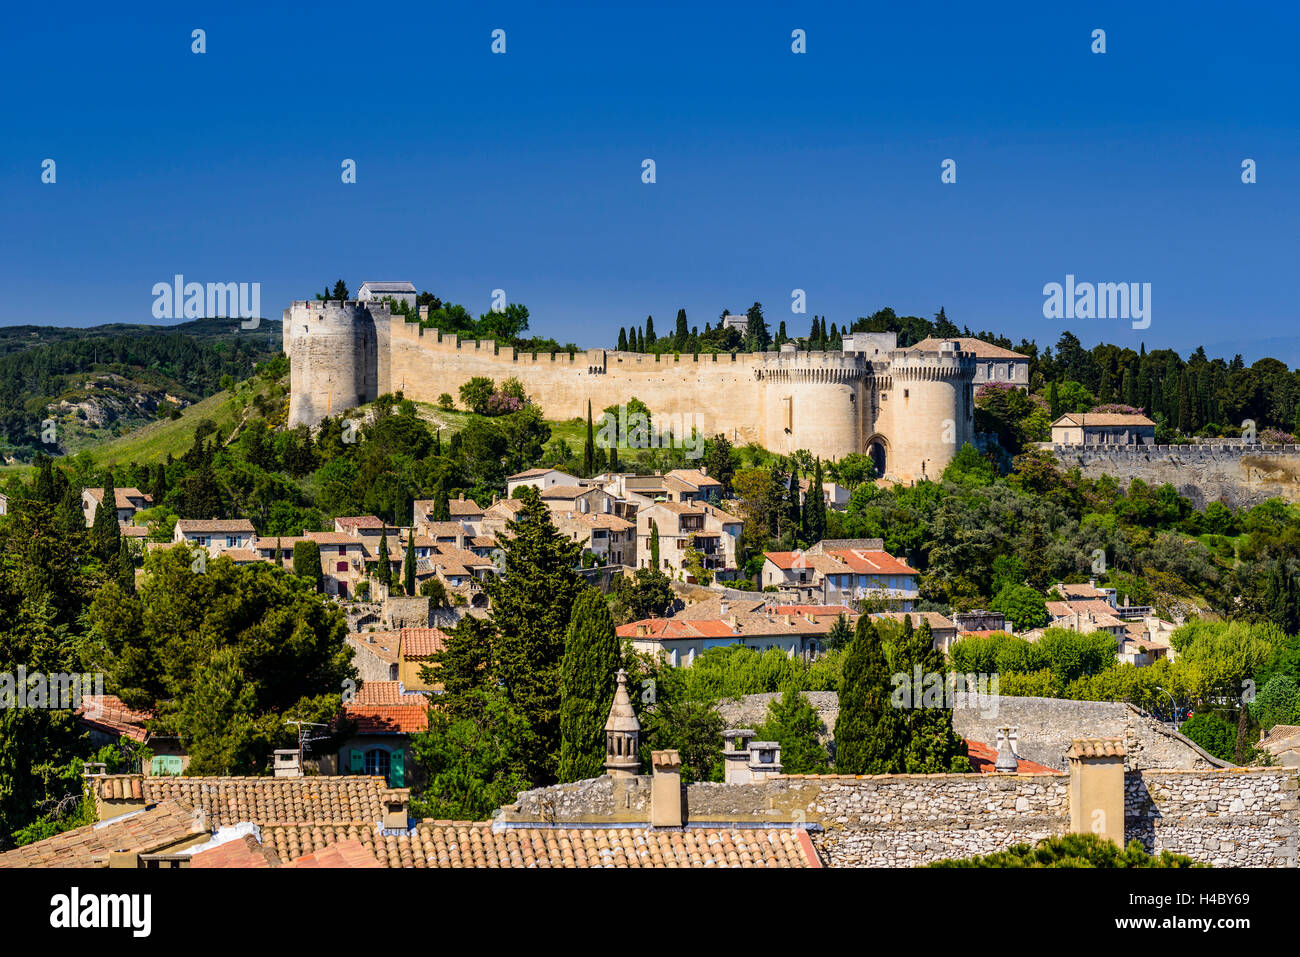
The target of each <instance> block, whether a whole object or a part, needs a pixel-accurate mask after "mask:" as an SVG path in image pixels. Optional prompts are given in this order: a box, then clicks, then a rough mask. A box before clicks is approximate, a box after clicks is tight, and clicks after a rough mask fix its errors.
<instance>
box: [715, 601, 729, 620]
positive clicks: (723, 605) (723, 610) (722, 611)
mask: <svg viewBox="0 0 1300 957" xmlns="http://www.w3.org/2000/svg"><path fill="white" fill-rule="evenodd" d="M730 610H731V605H730V604H729V603H728V602H727V599H725V598H724V599H722V601H720V602H719V603H718V614H719V616H720V617H722V618H726V617H727V612H728V611H730Z"/></svg>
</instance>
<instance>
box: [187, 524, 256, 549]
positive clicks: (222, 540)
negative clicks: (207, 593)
mask: <svg viewBox="0 0 1300 957" xmlns="http://www.w3.org/2000/svg"><path fill="white" fill-rule="evenodd" d="M256 535H257V532H256V530H255V529H254V528H253V523H252V522H250V521H249V520H248V519H246V518H213V519H195V518H180V519H177V520H176V529H175V531H174V532H173V533H172V542H173V543H175V544H180V543H181V542H184V543H185V544H187V545H190V546H197V547H200V548H204V549H206V550H207V552H208V554H209V555H210V556H212V557H213V558H216V557H217V556H218V555H220V554H221V553H222V552H225V551H228V550H231V549H241V550H243V549H250V548H251V547H252V545H253V541H254V538H255V537H256Z"/></svg>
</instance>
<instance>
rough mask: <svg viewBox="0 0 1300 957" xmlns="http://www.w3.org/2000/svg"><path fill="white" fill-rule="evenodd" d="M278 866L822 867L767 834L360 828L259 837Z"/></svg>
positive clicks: (800, 837)
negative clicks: (325, 851)
mask: <svg viewBox="0 0 1300 957" xmlns="http://www.w3.org/2000/svg"><path fill="white" fill-rule="evenodd" d="M262 839H263V840H264V841H266V842H268V843H273V844H274V846H275V848H276V851H277V853H278V854H279V855H280V857H282V858H290V857H293V856H296V855H298V854H310V853H314V852H316V851H318V850H319V849H320V848H322V847H328V846H329V845H331V844H334V843H337V842H339V841H345V840H355V841H359V842H360V843H361V844H363V845H364V846H365V847H366V848H367V849H369V850H371V851H372V852H373V854H374V855H375V857H376V858H378V860H379V862H380V863H381V864H383V865H385V866H386V867H820V866H821V865H820V862H819V861H818V860H817V856H816V852H815V851H814V850H813V848H812V843H811V842H810V841H809V840H808V836H807V834H806V833H805V832H803V831H796V830H794V829H792V828H791V827H790V826H789V825H785V826H783V827H772V828H708V827H701V828H696V827H687V828H682V829H680V830H676V829H671V830H662V829H661V830H656V829H653V828H649V827H645V826H632V827H588V828H555V829H540V828H538V829H534V828H501V829H498V830H496V831H495V832H494V831H493V828H492V825H491V824H486V823H474V824H472V823H467V822H449V821H435V822H429V821H426V822H424V823H423V824H420V825H419V826H417V827H416V828H415V831H414V833H413V834H401V835H380V834H377V833H376V831H375V829H374V828H362V827H320V828H305V827H273V828H268V829H265V830H264V831H263V832H262Z"/></svg>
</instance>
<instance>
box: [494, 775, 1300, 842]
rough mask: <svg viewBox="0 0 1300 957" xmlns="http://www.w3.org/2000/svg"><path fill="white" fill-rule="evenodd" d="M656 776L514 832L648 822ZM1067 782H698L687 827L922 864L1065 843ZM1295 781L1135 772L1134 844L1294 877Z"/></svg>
mask: <svg viewBox="0 0 1300 957" xmlns="http://www.w3.org/2000/svg"><path fill="white" fill-rule="evenodd" d="M650 782H651V779H650V778H649V777H634V778H626V779H613V778H609V777H602V778H594V779H591V780H588V781H579V782H576V783H574V784H563V785H555V786H552V787H547V788H538V789H536V790H533V791H525V792H523V793H522V794H520V795H519V799H518V801H517V802H516V803H515V804H513V805H510V806H508V807H505V808H502V809H501V811H500V813H499V816H498V820H499V821H500V822H501V823H502V824H505V825H510V824H516V825H527V824H586V825H595V826H598V825H607V826H610V825H618V824H630V823H633V822H635V823H638V824H645V823H646V822H648V821H649V819H650V792H651V787H650ZM1069 782H1070V777H1069V775H1068V774H899V775H878V776H862V777H853V776H848V775H845V776H837V775H822V776H808V777H800V776H792V777H774V778H772V779H770V780H766V781H763V782H760V783H756V784H712V783H704V784H692V785H690V786H689V787H687V788H685V789H684V790H685V818H684V820H685V824H686V825H687V826H690V825H710V826H718V825H723V824H728V825H742V826H759V825H766V826H784V825H789V826H790V827H797V828H803V829H806V830H808V831H809V833H810V837H811V839H812V843H813V846H814V847H815V848H816V849H817V853H818V855H819V856H820V857H821V859H822V861H823V862H824V863H825V864H827V865H829V866H831V867H863V866H866V867H915V866H918V865H921V864H927V863H930V862H932V861H936V860H940V859H942V858H947V857H971V856H975V855H980V854H989V853H993V852H995V851H1000V850H1004V849H1006V848H1008V847H1011V846H1012V845H1014V844H1021V843H1033V842H1034V841H1038V840H1040V839H1042V838H1044V837H1049V836H1052V835H1059V834H1064V833H1067V832H1068V831H1069V827H1070V796H1069ZM1298 831H1300V809H1298V807H1297V783H1296V773H1295V771H1294V770H1293V769H1282V768H1249V769H1247V768H1233V769H1227V770H1224V769H1211V770H1185V771H1158V770H1147V771H1128V772H1126V774H1125V840H1126V841H1128V840H1133V839H1137V840H1138V841H1140V842H1141V843H1142V844H1143V845H1144V846H1145V847H1146V848H1147V849H1148V850H1150V851H1153V852H1159V851H1162V850H1169V851H1174V852H1176V853H1179V854H1186V855H1188V856H1189V857H1192V858H1194V859H1196V860H1198V861H1201V862H1204V863H1207V864H1214V865H1216V866H1218V865H1236V866H1248V867H1295V866H1296V863H1297V855H1296V841H1297V832H1298Z"/></svg>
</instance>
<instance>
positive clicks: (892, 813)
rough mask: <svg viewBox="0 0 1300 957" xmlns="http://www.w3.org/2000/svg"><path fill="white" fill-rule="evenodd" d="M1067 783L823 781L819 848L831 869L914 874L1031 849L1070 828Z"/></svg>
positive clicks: (913, 778)
mask: <svg viewBox="0 0 1300 957" xmlns="http://www.w3.org/2000/svg"><path fill="white" fill-rule="evenodd" d="M1068 785H1069V778H1068V777H1067V776H1065V775H1060V776H1058V775H1046V774H1008V775H992V774H935V775H929V774H903V775H882V776H879V777H870V778H844V779H838V780H836V779H832V778H823V779H822V780H821V788H820V791H819V793H818V796H817V799H816V801H815V803H814V804H813V806H812V807H813V810H814V812H815V814H816V817H817V818H818V820H819V821H820V823H821V825H822V829H821V830H820V831H819V832H814V833H813V835H812V841H813V846H814V847H815V848H817V853H818V854H819V855H821V857H822V860H823V861H825V862H826V864H827V865H828V866H830V867H916V866H917V865H921V864H928V863H930V862H932V861H937V860H941V859H943V858H947V857H973V856H975V855H978V854H989V853H992V852H994V851H1000V850H1003V849H1005V848H1008V847H1010V846H1011V845H1013V844H1020V843H1023V842H1026V841H1029V842H1033V841H1037V840H1041V839H1042V838H1044V837H1049V836H1051V835H1054V834H1063V833H1065V831H1066V830H1068V828H1069V824H1070V808H1069V793H1068Z"/></svg>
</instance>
